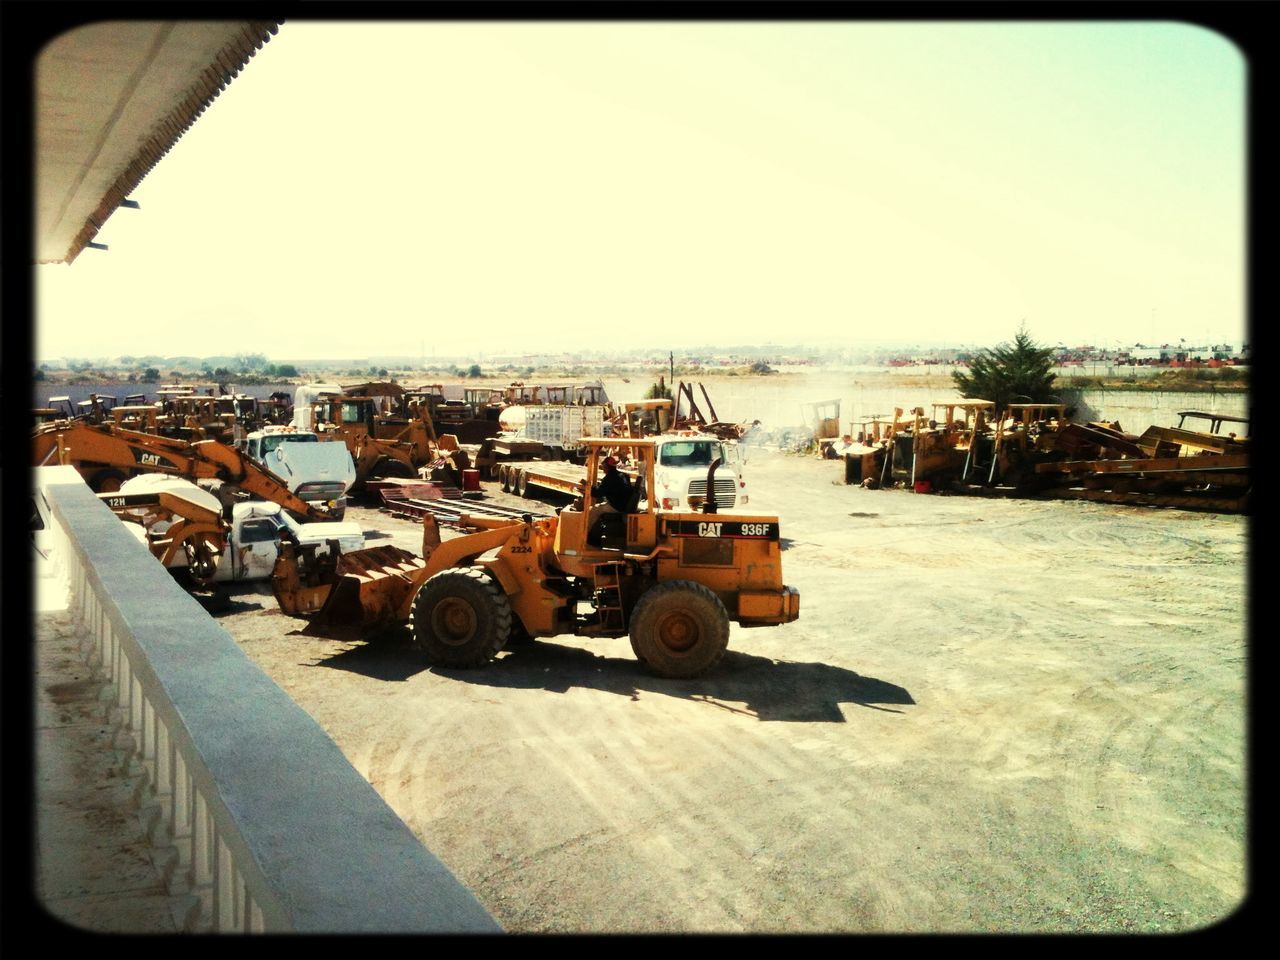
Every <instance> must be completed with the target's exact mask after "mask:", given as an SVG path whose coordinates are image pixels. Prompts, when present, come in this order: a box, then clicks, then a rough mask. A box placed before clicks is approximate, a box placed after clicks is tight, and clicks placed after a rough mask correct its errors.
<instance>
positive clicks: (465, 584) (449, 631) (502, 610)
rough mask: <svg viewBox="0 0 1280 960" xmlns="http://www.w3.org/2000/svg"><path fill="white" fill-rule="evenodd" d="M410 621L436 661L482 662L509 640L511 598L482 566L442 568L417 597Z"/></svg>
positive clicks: (470, 664)
mask: <svg viewBox="0 0 1280 960" xmlns="http://www.w3.org/2000/svg"><path fill="white" fill-rule="evenodd" d="M410 625H411V628H412V631H413V645H414V646H415V647H416V648H417V649H418V650H420V651H422V653H424V654H426V656H427V659H428V660H429V661H430V662H431V663H432V664H435V665H438V666H443V667H463V668H467V667H481V666H484V665H485V664H486V663H488V662H489V661H490V660H492V659H493V658H494V657H495V656H497V654H498V651H499V650H501V649H502V647H503V645H504V644H505V643H506V642H507V636H508V635H509V634H510V633H511V603H510V602H509V601H508V600H507V595H506V594H505V593H503V592H502V588H501V587H500V586H499V585H498V583H497V581H496V580H494V578H493V577H492V576H490V575H489V572H488V571H487V570H485V569H484V568H483V567H456V568H454V569H452V570H442V571H441V572H440V573H437V574H436V575H435V576H434V577H432V578H431V579H429V580H428V581H427V582H426V583H424V584H423V585H422V589H420V590H419V591H418V595H417V596H416V597H414V598H413V608H412V612H411V613H410Z"/></svg>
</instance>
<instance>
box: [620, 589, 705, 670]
mask: <svg viewBox="0 0 1280 960" xmlns="http://www.w3.org/2000/svg"><path fill="white" fill-rule="evenodd" d="M728 645H729V614H728V613H726V612H725V609H724V604H723V603H721V602H720V598H719V597H717V596H716V595H715V594H714V593H712V592H711V591H710V590H708V589H707V588H706V587H704V586H703V585H702V584H700V583H694V582H692V581H690V580H669V581H667V582H666V583H660V584H658V585H657V586H656V587H653V588H651V589H650V590H648V591H647V592H646V593H645V594H644V595H643V596H641V597H640V599H639V601H637V603H636V606H635V610H634V611H632V614H631V649H632V650H633V651H635V655H636V658H637V659H638V660H639V661H640V662H641V663H643V664H645V665H646V666H647V667H648V668H649V669H650V670H652V671H653V672H654V673H656V674H658V676H660V677H673V678H684V677H696V676H698V675H699V674H702V673H706V672H707V671H708V670H710V669H711V668H712V667H714V666H715V665H716V664H718V663H719V662H720V658H721V657H723V656H724V651H725V648H726V647H727V646H728Z"/></svg>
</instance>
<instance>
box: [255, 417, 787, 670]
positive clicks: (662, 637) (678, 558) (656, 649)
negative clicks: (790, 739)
mask: <svg viewBox="0 0 1280 960" xmlns="http://www.w3.org/2000/svg"><path fill="white" fill-rule="evenodd" d="M583 444H584V445H585V446H586V447H587V450H588V457H587V465H586V471H587V472H586V479H585V480H584V482H583V484H582V490H581V497H580V498H579V500H578V501H576V502H575V503H574V504H573V505H572V506H570V507H567V508H565V509H564V510H562V511H561V512H560V513H559V514H558V515H557V516H555V517H547V518H542V519H537V520H535V519H533V518H532V517H528V516H526V517H525V518H523V519H520V520H501V519H485V518H480V517H464V518H463V519H464V521H465V522H466V523H467V525H468V527H469V528H470V529H473V530H474V531H475V532H473V533H468V534H464V535H462V536H459V537H455V538H453V539H450V540H446V541H443V542H441V539H440V534H439V529H438V527H437V526H436V521H435V518H434V516H432V515H430V514H428V515H426V516H425V517H424V518H423V551H422V556H421V557H418V556H415V555H413V554H410V553H408V552H406V551H403V550H399V549H398V548H394V547H379V548H374V549H373V550H362V551H357V552H355V553H350V554H344V555H342V556H341V557H339V558H335V559H334V561H333V562H332V563H330V564H329V565H328V567H327V569H326V565H325V564H323V563H308V564H300V563H299V557H298V554H297V551H296V550H294V549H292V548H291V546H290V545H288V544H286V545H284V547H283V548H282V550H281V555H280V559H279V560H278V561H277V563H276V573H275V575H274V577H273V588H274V590H275V594H276V598H277V600H279V602H280V608H281V609H282V610H283V611H284V612H285V613H288V614H292V615H304V614H309V613H315V614H316V619H317V621H318V622H325V621H327V622H330V623H335V624H337V623H343V622H348V623H349V622H355V623H358V624H360V625H361V626H362V627H363V628H364V629H366V630H368V631H372V630H375V629H378V628H382V627H387V626H393V625H396V624H400V623H405V622H408V623H409V624H410V625H411V628H412V633H413V643H414V645H415V646H416V647H417V648H418V649H419V650H420V651H421V652H422V653H424V654H425V655H426V657H427V659H428V660H429V661H430V662H431V663H433V664H439V665H443V666H450V667H477V666H481V665H483V664H485V663H487V662H489V661H490V660H491V659H492V658H493V657H494V656H496V655H497V653H498V652H499V651H500V650H501V649H502V648H503V646H504V645H505V644H506V643H507V642H508V640H509V639H522V638H525V637H552V636H557V635H562V634H572V635H577V636H593V637H621V636H628V637H630V640H631V647H632V650H633V651H634V653H635V655H636V657H637V658H638V659H639V660H641V661H642V662H643V663H645V664H646V665H647V666H648V667H649V668H650V669H651V670H652V671H654V672H655V673H657V674H659V675H660V676H666V677H691V676H695V675H698V674H700V673H703V672H705V671H707V670H709V669H711V668H712V667H714V666H715V665H716V664H717V663H718V662H719V661H720V659H721V657H722V656H723V654H724V651H725V647H726V645H727V643H728V640H729V623H730V622H731V621H732V622H735V623H738V624H741V625H742V626H773V625H778V624H783V623H788V622H790V621H792V620H795V619H796V618H797V617H798V616H799V612H800V595H799V592H798V591H797V590H796V589H795V588H793V587H789V586H786V585H784V584H783V581H782V555H781V549H782V548H781V542H780V541H781V538H780V534H779V523H778V518H777V517H775V516H762V515H754V514H741V513H734V514H721V513H718V512H717V507H716V504H715V499H714V496H710V497H708V498H707V499H706V501H705V502H704V503H703V505H702V508H701V510H700V511H693V510H689V511H662V510H658V509H656V508H655V497H654V452H655V443H654V441H653V440H651V439H636V438H617V437H613V438H587V439H584V440H583ZM611 453H612V454H616V455H620V456H625V457H627V459H628V460H629V467H630V469H631V471H632V472H633V474H634V475H635V476H636V477H637V478H638V479H637V482H636V483H634V484H633V490H632V494H631V502H630V504H628V505H627V506H628V507H629V508H630V509H628V510H626V511H624V512H608V511H601V510H600V509H599V508H600V501H599V500H598V498H597V497H596V496H595V494H594V488H595V484H596V482H597V479H598V478H599V477H600V476H602V466H601V462H602V461H603V459H604V457H605V456H606V455H607V454H611ZM718 466H719V463H718V462H716V463H712V464H711V465H710V467H709V468H708V476H707V489H708V490H714V489H715V485H714V474H715V470H716V468H717V467H718ZM304 568H306V569H308V570H309V571H310V574H304V573H302V572H301V571H302V570H303V569H304Z"/></svg>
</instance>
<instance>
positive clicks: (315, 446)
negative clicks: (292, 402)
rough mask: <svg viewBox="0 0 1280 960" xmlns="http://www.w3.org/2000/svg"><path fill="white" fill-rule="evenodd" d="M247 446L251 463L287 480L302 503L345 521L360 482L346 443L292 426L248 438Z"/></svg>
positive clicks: (275, 427) (245, 442) (276, 427)
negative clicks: (350, 495) (354, 487)
mask: <svg viewBox="0 0 1280 960" xmlns="http://www.w3.org/2000/svg"><path fill="white" fill-rule="evenodd" d="M244 444H245V446H244V452H245V454H246V455H247V456H248V457H249V459H250V460H253V461H254V462H255V463H258V464H260V465H261V466H264V467H266V468H267V469H268V470H270V471H271V472H272V473H274V474H275V475H276V476H278V477H280V478H281V479H282V480H284V481H285V482H286V483H287V484H288V485H289V489H290V490H291V491H292V492H293V493H294V494H295V495H297V496H298V497H299V498H300V499H302V500H306V501H307V502H308V503H313V504H319V505H320V506H322V507H323V508H324V509H326V510H328V511H329V513H330V514H331V515H332V516H333V517H334V518H335V519H338V520H341V519H342V517H343V515H344V514H345V513H346V509H347V492H348V491H349V490H350V489H351V485H352V484H354V483H355V482H356V465H355V462H354V461H353V460H352V459H351V451H349V450H348V449H347V445H346V444H345V443H342V442H341V441H336V440H321V439H320V437H319V436H318V435H317V434H315V433H312V432H310V431H308V430H299V429H296V428H295V427H292V426H288V427H286V426H266V427H263V428H262V429H261V430H255V431H254V432H253V433H250V434H249V435H248V436H246V437H245V441H244Z"/></svg>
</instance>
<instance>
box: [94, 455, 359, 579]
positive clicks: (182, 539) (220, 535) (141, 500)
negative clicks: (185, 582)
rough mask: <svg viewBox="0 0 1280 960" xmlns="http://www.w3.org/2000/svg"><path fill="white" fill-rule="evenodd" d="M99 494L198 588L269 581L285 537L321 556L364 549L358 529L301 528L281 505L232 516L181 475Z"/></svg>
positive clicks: (238, 508) (245, 508)
mask: <svg viewBox="0 0 1280 960" xmlns="http://www.w3.org/2000/svg"><path fill="white" fill-rule="evenodd" d="M98 496H99V498H100V499H101V500H103V501H104V502H105V503H106V504H107V506H109V507H110V508H111V509H112V510H113V511H114V512H115V513H116V515H117V516H119V517H120V519H122V520H124V521H125V526H126V527H128V529H129V530H130V532H132V533H133V534H134V535H135V536H136V537H137V538H138V539H139V540H140V541H141V542H142V543H144V544H145V545H146V546H147V548H148V549H149V550H150V551H151V553H152V555H153V556H155V557H156V559H158V560H160V562H161V563H163V564H164V565H165V566H166V567H167V568H168V569H169V570H170V571H173V572H176V573H180V574H184V575H186V576H187V577H188V578H189V579H190V580H191V581H192V583H193V584H194V585H195V586H198V587H207V586H209V585H211V584H214V583H227V582H241V581H247V580H265V579H268V578H269V577H270V576H271V573H272V570H273V569H274V567H275V562H276V557H277V556H278V555H279V552H280V540H281V538H288V539H290V540H293V541H295V542H296V543H298V544H299V545H300V546H312V545H314V546H315V547H316V553H317V555H321V556H323V555H325V554H327V553H328V552H329V548H330V544H331V542H333V541H337V546H338V549H339V551H340V552H341V553H350V552H352V551H355V550H362V549H364V531H363V530H361V529H360V526H359V525H358V524H355V523H351V522H348V521H343V522H336V521H335V522H324V523H300V522H298V521H297V520H295V519H294V518H293V517H292V516H290V515H289V513H288V512H287V511H285V510H282V509H281V507H280V505H279V504H278V503H267V502H264V501H257V500H245V501H242V502H239V503H236V504H234V505H233V506H232V507H231V515H230V518H227V517H226V516H225V512H224V510H223V506H222V504H221V502H220V501H219V500H218V498H217V497H216V496H214V495H213V494H212V493H210V492H209V491H208V490H205V489H203V488H201V487H199V486H197V485H196V484H194V483H192V482H191V481H190V480H184V479H182V478H180V477H172V476H165V475H164V474H142V475H140V476H137V477H133V478H131V479H129V480H126V481H125V482H124V483H123V484H121V485H120V489H119V490H118V491H116V492H114V493H102V494H99V495H98ZM175 537H176V538H178V542H177V543H175V542H174V540H175Z"/></svg>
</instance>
